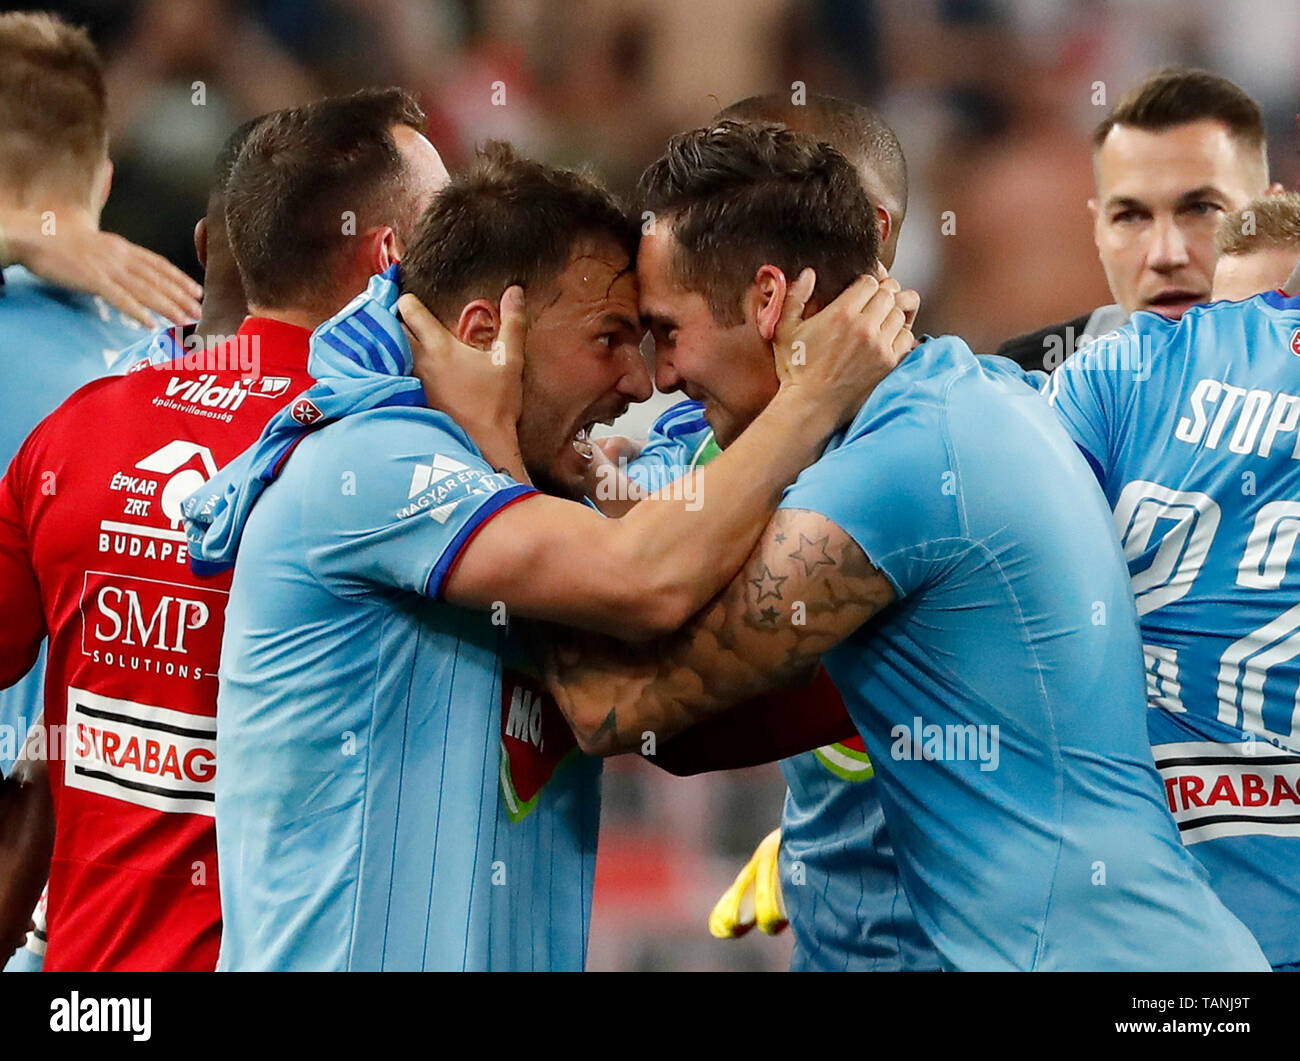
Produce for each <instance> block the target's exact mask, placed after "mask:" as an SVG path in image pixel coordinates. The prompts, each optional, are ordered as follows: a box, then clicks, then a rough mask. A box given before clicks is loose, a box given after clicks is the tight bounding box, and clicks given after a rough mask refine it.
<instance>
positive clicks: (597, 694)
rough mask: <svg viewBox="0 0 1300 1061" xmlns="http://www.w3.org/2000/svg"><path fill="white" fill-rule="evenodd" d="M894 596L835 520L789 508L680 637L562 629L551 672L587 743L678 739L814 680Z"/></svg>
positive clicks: (624, 744) (609, 746) (553, 646)
mask: <svg viewBox="0 0 1300 1061" xmlns="http://www.w3.org/2000/svg"><path fill="white" fill-rule="evenodd" d="M893 599H894V589H893V586H892V585H890V583H889V580H888V579H886V578H885V576H884V575H883V574H881V573H880V571H879V570H877V569H876V568H875V567H874V566H873V565H872V564H871V562H870V561H868V560H867V558H866V556H865V554H864V553H863V552H862V549H861V548H859V546H858V545H857V543H856V542H855V541H853V539H852V538H850V537H849V536H848V535H847V534H846V533H845V532H844V531H842V530H841V529H840V528H839V527H838V526H837V525H836V524H835V523H833V522H831V521H830V520H828V519H826V518H825V517H824V516H820V515H818V514H817V513H815V512H811V511H807V510H803V509H781V510H779V511H778V512H777V513H776V515H775V516H773V517H772V521H771V522H770V523H769V524H768V525H767V529H766V530H765V531H764V532H763V537H762V539H761V540H760V541H759V543H758V546H757V547H756V548H755V549H754V551H753V553H752V554H750V557H749V560H748V561H747V562H746V564H745V567H744V569H743V570H742V571H741V572H740V574H739V575H737V576H736V578H735V579H734V580H733V581H732V582H731V584H730V585H728V586H727V587H726V588H725V589H724V590H723V591H722V592H721V593H720V594H719V595H718V596H717V597H715V598H714V599H713V601H712V602H711V603H710V604H709V605H707V606H706V607H705V608H704V610H703V611H701V612H700V613H699V614H698V615H696V616H695V618H694V619H692V620H691V621H690V622H689V623H687V624H686V626H684V627H683V628H682V629H681V630H679V631H678V632H677V633H675V634H673V635H670V636H669V637H666V638H662V639H660V640H658V641H653V642H649V643H647V644H641V645H635V646H633V645H628V644H624V643H623V642H619V641H615V640H613V639H612V638H602V637H597V636H594V635H590V634H580V633H574V632H570V631H563V632H558V631H557V632H556V633H555V634H554V636H553V637H552V639H551V643H550V645H549V646H548V650H547V654H546V656H547V659H546V679H547V683H548V685H549V686H550V690H551V693H552V695H554V697H555V699H556V702H557V703H558V704H559V706H560V710H561V711H562V712H563V713H564V716H565V718H566V719H568V722H569V725H570V727H572V729H573V731H574V734H575V735H576V736H577V738H578V742H579V744H580V745H581V746H582V748H583V750H584V751H586V752H588V753H589V754H592V755H616V754H618V753H620V752H624V751H632V750H634V749H639V748H640V747H641V746H642V743H643V741H644V739H645V734H647V733H652V734H654V736H655V739H656V740H657V741H658V740H667V739H668V738H669V737H671V736H672V735H673V734H675V733H677V732H679V731H680V730H683V729H685V728H687V727H688V726H691V725H693V724H694V723H696V722H700V721H702V720H704V719H707V718H711V717H713V716H715V715H717V714H719V713H721V712H723V711H725V710H727V709H728V708H729V707H731V706H732V705H734V704H736V703H738V702H739V701H741V700H745V699H748V698H749V697H752V696H756V695H758V694H759V693H764V692H767V691H769V690H771V689H775V688H778V687H781V686H783V685H787V684H789V683H791V682H795V681H799V680H806V678H807V677H808V675H809V673H810V672H811V671H812V669H813V668H814V667H815V666H816V664H817V661H818V659H819V658H820V657H821V655H822V653H824V652H826V651H827V650H828V649H830V648H833V647H834V646H835V645H836V644H838V643H839V642H840V641H842V640H844V638H846V637H848V636H849V635H850V634H851V633H853V631H854V630H856V629H857V628H858V627H859V626H861V625H862V624H863V623H864V622H866V621H867V620H868V619H869V618H871V616H873V615H874V614H875V613H876V612H878V611H880V609H881V608H883V607H885V605H887V604H889V603H890V602H891V601H892V600H893Z"/></svg>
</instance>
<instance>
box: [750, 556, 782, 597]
mask: <svg viewBox="0 0 1300 1061" xmlns="http://www.w3.org/2000/svg"><path fill="white" fill-rule="evenodd" d="M789 577H790V576H789V575H774V574H772V572H771V570H770V569H769V568H768V566H767V564H764V565H763V574H762V575H760V576H759V577H758V578H751V579H750V580H749V584H750V585H751V586H753V587H754V588H755V589H757V590H758V600H757V601H755V603H756V604H761V603H762V602H763V601H765V600H767V598H768V597H775V598H776V599H777V600H780V599H781V583H782V582H784V581H785V580H786V579H787V578H789Z"/></svg>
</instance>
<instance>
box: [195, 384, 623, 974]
mask: <svg viewBox="0 0 1300 1061" xmlns="http://www.w3.org/2000/svg"><path fill="white" fill-rule="evenodd" d="M532 493H534V491H533V490H532V489H531V488H530V487H525V486H522V485H520V484H518V483H515V482H513V481H512V480H510V479H509V478H507V477H505V476H503V475H500V474H497V473H494V472H493V471H492V469H491V468H490V467H489V466H488V465H487V464H486V462H485V461H484V460H483V458H482V456H481V455H480V454H479V452H478V450H477V449H476V448H475V446H474V444H473V443H472V441H471V440H470V439H469V437H468V436H467V435H466V434H465V433H464V432H463V431H462V430H461V429H460V428H459V427H458V426H457V425H456V424H455V423H454V422H453V421H452V420H450V419H449V418H448V417H446V416H445V415H443V414H441V413H437V412H433V411H431V410H429V409H424V408H416V407H409V406H396V407H391V406H390V407H383V408H377V409H372V410H369V411H365V412H358V413H355V414H353V415H348V416H345V417H343V418H342V419H340V420H338V421H336V422H333V423H330V424H327V425H326V426H325V427H323V428H321V429H320V430H317V431H315V432H313V433H310V434H308V435H306V436H305V437H304V438H303V439H302V441H301V442H300V444H298V446H297V448H296V449H295V450H294V451H293V452H292V454H291V455H290V456H289V458H288V460H287V463H285V465H284V467H283V469H282V471H281V472H280V474H279V477H278V478H277V479H276V480H275V481H274V482H272V483H271V484H270V485H269V486H268V487H267V488H266V490H265V492H264V493H263V494H262V495H261V497H260V498H259V499H258V500H257V502H256V504H255V505H254V506H253V509H252V512H251V514H250V515H249V516H248V521H247V526H246V527H245V528H244V533H243V538H242V544H241V545H240V549H239V555H238V562H237V564H236V567H235V576H234V582H233V584H232V587H231V593H230V602H229V605H228V607H227V611H226V636H225V643H224V646H223V652H222V662H221V690H220V694H219V697H218V707H217V720H218V740H217V757H218V762H219V764H220V766H219V769H218V774H217V778H218V781H217V808H216V813H217V848H218V857H219V859H220V865H221V885H222V887H221V893H222V916H223V922H224V926H223V934H222V946H221V957H220V961H219V965H218V967H219V968H220V969H222V970H239V969H275V970H279V969H328V970H378V969H397V970H412V969H416V970H419V969H580V968H581V967H582V964H583V960H584V957H585V949H586V937H587V921H588V917H589V915H590V904H591V884H592V877H593V870H594V858H595V830H596V823H597V819H598V816H599V803H598V792H597V786H596V779H597V776H598V769H599V764H597V763H593V762H592V761H590V760H588V759H586V757H583V756H580V755H578V754H577V753H576V751H575V752H574V753H573V754H572V755H570V754H569V751H570V750H571V749H572V737H571V735H570V734H569V733H568V731H567V729H563V728H562V727H561V730H559V731H557V729H556V727H555V721H554V719H553V718H551V717H549V716H548V714H547V713H546V711H545V710H544V709H543V707H541V706H540V705H539V704H538V703H537V701H536V700H535V699H534V697H533V695H532V693H533V692H535V689H533V690H529V688H528V685H527V682H526V681H524V680H522V679H519V678H518V676H516V677H508V679H507V680H506V681H504V682H503V653H505V652H506V651H507V649H508V648H509V646H508V643H507V627H506V626H505V625H503V624H501V621H500V620H501V616H499V615H498V616H497V621H496V622H494V621H493V615H492V614H490V613H476V612H471V611H467V610H465V609H461V608H456V607H452V606H451V605H448V604H446V603H443V602H442V601H440V600H439V599H438V594H439V590H440V587H441V585H442V583H443V581H444V579H445V578H446V576H447V574H448V572H449V571H450V570H451V568H452V566H453V565H454V563H455V561H456V558H457V556H458V555H459V553H460V551H461V550H462V549H463V548H464V547H465V546H466V544H467V543H468V542H469V540H470V539H471V538H472V536H473V535H474V533H475V532H476V531H477V530H478V528H480V527H481V526H482V525H483V524H484V522H485V521H486V520H488V519H489V518H491V516H492V515H494V514H495V513H497V512H499V511H501V509H502V508H504V507H505V506H506V505H508V504H511V503H513V502H514V501H516V500H520V499H523V498H526V497H527V496H529V495H531V494H532ZM506 662H507V664H508V663H509V660H508V659H507V661H506ZM563 738H568V742H569V744H568V745H567V746H566V745H565V744H564V742H563ZM548 782H549V783H548Z"/></svg>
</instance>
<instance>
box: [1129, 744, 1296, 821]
mask: <svg viewBox="0 0 1300 1061" xmlns="http://www.w3.org/2000/svg"><path fill="white" fill-rule="evenodd" d="M1151 751H1152V753H1153V754H1154V756H1155V760H1156V769H1157V770H1159V771H1160V776H1161V777H1162V778H1163V779H1164V782H1165V797H1166V799H1167V801H1168V804H1169V813H1170V814H1172V815H1173V816H1174V821H1176V822H1177V823H1178V830H1179V832H1180V833H1181V834H1182V838H1183V843H1185V844H1196V843H1200V842H1201V841H1202V840H1213V839H1215V838H1216V837H1220V836H1300V756H1296V755H1289V754H1287V753H1285V752H1281V751H1279V750H1278V749H1276V748H1274V747H1273V746H1272V745H1269V744H1266V743H1265V742H1263V741H1243V742H1240V743H1236V744H1220V743H1218V742H1216V741H1188V742H1182V743H1176V744H1156V745H1153V746H1152V748H1151Z"/></svg>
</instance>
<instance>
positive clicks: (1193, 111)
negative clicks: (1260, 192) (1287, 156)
mask: <svg viewBox="0 0 1300 1061" xmlns="http://www.w3.org/2000/svg"><path fill="white" fill-rule="evenodd" d="M1200 121H1216V122H1220V123H1222V124H1223V125H1224V126H1226V127H1227V129H1228V132H1229V133H1231V134H1232V137H1233V139H1234V140H1236V141H1238V143H1240V144H1242V145H1243V146H1244V147H1247V148H1249V149H1250V150H1252V151H1258V152H1259V153H1260V156H1261V158H1262V157H1263V154H1264V150H1265V144H1266V134H1265V130H1264V115H1263V113H1262V112H1261V111H1260V109H1259V104H1257V103H1256V102H1255V101H1254V100H1253V99H1251V98H1250V96H1248V95H1247V94H1246V93H1245V92H1244V91H1242V89H1241V88H1239V87H1238V86H1237V85H1235V84H1233V83H1232V82H1231V81H1229V80H1228V79H1227V78H1226V77H1219V76H1218V75H1217V74H1212V73H1210V72H1209V71H1208V70H1192V69H1189V68H1187V67H1180V66H1169V67H1165V68H1164V69H1161V70H1157V71H1155V72H1154V73H1152V74H1149V75H1148V76H1147V77H1145V78H1144V79H1143V80H1142V81H1141V82H1139V83H1138V84H1137V85H1135V86H1133V88H1131V89H1129V91H1128V92H1126V93H1125V94H1124V95H1123V96H1122V97H1121V98H1120V100H1119V102H1117V103H1116V104H1115V106H1114V108H1113V109H1112V110H1111V112H1110V114H1108V115H1107V116H1106V118H1105V120H1103V121H1102V123H1101V124H1100V125H1098V126H1097V131H1096V132H1095V133H1094V134H1093V137H1092V143H1093V147H1094V149H1096V148H1100V147H1101V145H1102V144H1104V143H1105V142H1106V137H1107V136H1109V135H1110V131H1111V130H1112V129H1113V128H1115V126H1117V125H1128V126H1131V127H1132V128H1134V129H1143V130H1145V131H1147V132H1152V133H1162V132H1164V131H1165V130H1166V129H1172V128H1174V127H1175V126H1179V125H1187V124H1188V123H1189V122H1200Z"/></svg>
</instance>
